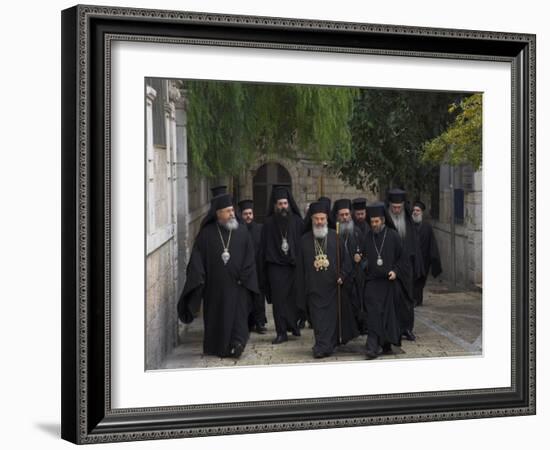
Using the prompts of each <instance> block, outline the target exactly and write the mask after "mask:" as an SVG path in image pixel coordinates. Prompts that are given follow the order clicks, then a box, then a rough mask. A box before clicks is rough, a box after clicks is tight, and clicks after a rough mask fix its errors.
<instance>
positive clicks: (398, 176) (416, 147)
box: [333, 89, 460, 193]
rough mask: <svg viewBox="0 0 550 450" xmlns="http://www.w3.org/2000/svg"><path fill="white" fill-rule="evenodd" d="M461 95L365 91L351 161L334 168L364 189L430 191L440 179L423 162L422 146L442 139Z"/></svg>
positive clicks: (356, 106) (342, 161)
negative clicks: (439, 136)
mask: <svg viewBox="0 0 550 450" xmlns="http://www.w3.org/2000/svg"><path fill="white" fill-rule="evenodd" d="M459 97H460V94H457V93H449V92H425V91H422V92H420V91H405V90H382V89H364V90H361V93H360V95H359V96H358V97H357V98H356V100H355V104H354V109H353V117H352V120H351V122H350V130H351V135H352V146H351V155H350V157H348V158H346V157H342V158H338V159H336V160H335V161H334V164H333V169H334V170H336V171H337V172H339V174H340V176H341V177H342V178H343V179H344V180H346V181H347V182H348V183H350V184H352V185H355V186H357V187H358V188H364V187H368V188H369V189H371V190H375V191H376V190H380V189H384V188H387V187H392V186H403V187H404V188H406V189H407V190H408V191H410V192H414V193H420V192H422V191H423V190H424V189H427V188H428V187H429V186H430V184H431V183H432V182H433V179H434V177H435V176H436V175H437V168H436V167H435V166H434V163H431V162H429V161H422V160H421V156H422V144H423V143H424V142H425V141H427V140H429V139H432V138H433V137H435V136H438V135H439V134H440V133H441V132H442V131H443V130H444V129H445V127H446V126H447V124H448V123H449V122H450V120H452V115H451V114H450V113H449V112H448V108H449V104H451V103H452V102H453V101H455V100H456V99H457V98H459Z"/></svg>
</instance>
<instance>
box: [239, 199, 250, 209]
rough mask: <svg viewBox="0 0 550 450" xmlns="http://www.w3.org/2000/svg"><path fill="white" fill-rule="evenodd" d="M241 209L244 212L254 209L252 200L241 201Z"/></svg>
mask: <svg viewBox="0 0 550 450" xmlns="http://www.w3.org/2000/svg"><path fill="white" fill-rule="evenodd" d="M239 208H240V209H241V211H244V210H245V209H254V202H253V201H252V200H241V201H240V202H239Z"/></svg>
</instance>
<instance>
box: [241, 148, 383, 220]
mask: <svg viewBox="0 0 550 450" xmlns="http://www.w3.org/2000/svg"><path fill="white" fill-rule="evenodd" d="M274 185H286V186H289V187H290V188H291V191H292V195H293V197H294V199H295V200H296V203H297V204H298V207H299V208H300V212H301V213H302V216H303V215H304V212H305V210H306V208H307V206H308V205H309V204H310V203H311V202H314V201H316V200H317V199H318V198H319V197H321V196H327V197H329V198H331V199H332V200H337V199H339V198H349V199H354V198H356V197H367V198H368V201H369V202H372V201H376V200H378V195H377V194H374V193H373V192H370V191H364V190H359V189H356V188H355V187H353V186H350V185H349V184H347V183H345V182H343V181H342V180H340V179H339V178H338V177H337V175H336V174H334V173H331V172H330V171H329V170H328V168H327V167H326V165H324V164H322V163H319V162H318V161H313V160H311V159H308V158H306V157H305V156H304V155H298V157H297V158H296V159H294V160H290V159H283V158H274V159H268V158H260V159H258V161H257V162H256V164H254V165H253V166H252V167H250V169H249V170H248V171H247V172H246V173H243V175H242V176H241V177H239V182H238V196H239V198H241V199H245V198H247V199H252V200H254V207H255V214H256V219H257V220H258V221H259V222H263V219H264V216H265V213H266V211H267V208H268V201H269V195H270V193H271V189H272V187H273V186H274Z"/></svg>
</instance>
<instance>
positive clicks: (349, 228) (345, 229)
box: [340, 220, 354, 234]
mask: <svg viewBox="0 0 550 450" xmlns="http://www.w3.org/2000/svg"><path fill="white" fill-rule="evenodd" d="M353 229H354V225H353V221H352V220H350V221H349V222H342V223H340V230H341V231H342V233H347V234H352V233H353Z"/></svg>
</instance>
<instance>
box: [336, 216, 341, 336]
mask: <svg viewBox="0 0 550 450" xmlns="http://www.w3.org/2000/svg"><path fill="white" fill-rule="evenodd" d="M336 276H337V277H338V278H340V224H339V223H338V222H336ZM338 278H337V279H336V286H337V291H336V292H337V294H336V296H337V299H338V344H341V343H342V298H341V292H340V289H341V285H340V283H338Z"/></svg>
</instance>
